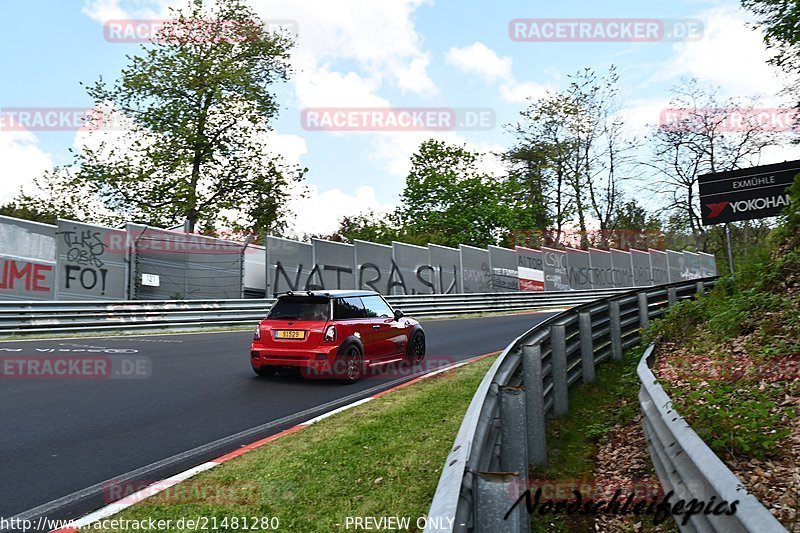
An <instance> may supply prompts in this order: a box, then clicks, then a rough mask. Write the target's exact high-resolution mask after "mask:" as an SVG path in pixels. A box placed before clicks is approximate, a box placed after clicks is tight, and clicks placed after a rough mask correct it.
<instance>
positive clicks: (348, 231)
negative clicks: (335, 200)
mask: <svg viewBox="0 0 800 533" xmlns="http://www.w3.org/2000/svg"><path fill="white" fill-rule="evenodd" d="M307 237H308V238H311V237H314V238H319V239H325V240H327V241H335V242H347V243H352V242H353V241H354V240H356V239H358V240H361V241H368V242H374V243H378V244H392V241H402V242H409V241H408V240H407V236H406V235H405V234H404V232H403V230H402V228H400V227H399V220H398V216H397V213H390V214H388V215H379V214H377V213H375V212H374V211H371V210H369V211H366V212H364V213H359V214H357V215H350V216H344V217H342V218H341V219H340V220H339V228H338V229H337V230H336V231H335V232H334V233H331V234H329V235H308V236H307ZM306 240H308V239H306ZM411 244H416V243H411Z"/></svg>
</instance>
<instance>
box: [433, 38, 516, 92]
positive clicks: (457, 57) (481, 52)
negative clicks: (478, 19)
mask: <svg viewBox="0 0 800 533" xmlns="http://www.w3.org/2000/svg"><path fill="white" fill-rule="evenodd" d="M446 59H447V62H448V63H450V64H451V65H453V66H455V67H456V68H458V69H459V70H461V71H463V72H466V73H468V74H476V75H478V76H479V77H481V78H483V80H484V81H486V82H488V83H494V82H495V81H498V80H500V81H508V80H510V79H511V63H512V60H511V58H510V57H508V56H504V57H500V56H499V55H497V52H495V51H494V50H492V49H491V48H489V47H488V46H486V45H485V44H483V43H481V42H474V43H472V44H470V45H467V46H464V47H462V48H456V47H453V48H450V50H448V51H447V56H446Z"/></svg>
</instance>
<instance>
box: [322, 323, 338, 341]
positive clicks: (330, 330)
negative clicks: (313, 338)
mask: <svg viewBox="0 0 800 533" xmlns="http://www.w3.org/2000/svg"><path fill="white" fill-rule="evenodd" d="M335 340H336V326H332V325H331V326H328V327H327V328H325V342H333V341H335Z"/></svg>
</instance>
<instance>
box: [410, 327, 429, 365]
mask: <svg viewBox="0 0 800 533" xmlns="http://www.w3.org/2000/svg"><path fill="white" fill-rule="evenodd" d="M424 359H425V334H424V333H422V332H421V331H416V332H414V334H413V335H412V336H411V342H409V343H408V353H407V354H406V362H407V363H408V364H409V365H410V366H412V367H416V366H419V365H421V364H422V361H423V360H424Z"/></svg>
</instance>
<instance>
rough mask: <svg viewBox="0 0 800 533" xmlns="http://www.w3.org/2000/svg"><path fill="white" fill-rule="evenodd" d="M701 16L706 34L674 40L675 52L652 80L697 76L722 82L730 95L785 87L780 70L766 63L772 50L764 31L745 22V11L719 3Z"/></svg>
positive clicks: (764, 92) (767, 93) (771, 93)
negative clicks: (765, 40) (764, 36)
mask: <svg viewBox="0 0 800 533" xmlns="http://www.w3.org/2000/svg"><path fill="white" fill-rule="evenodd" d="M699 18H701V19H702V20H703V21H704V23H705V29H704V34H703V37H702V38H701V39H699V40H697V41H688V42H679V43H676V44H674V45H673V51H674V55H673V56H672V58H671V59H670V60H669V61H668V62H667V64H666V65H664V66H663V67H661V68H659V69H658V73H657V74H656V75H655V76H653V78H652V81H657V82H663V81H665V80H670V79H673V78H679V77H694V78H697V79H699V80H701V81H704V82H707V83H711V84H713V85H720V86H721V87H722V90H723V91H724V92H725V94H726V95H727V96H752V95H763V96H767V97H771V96H774V95H775V94H776V93H777V92H778V91H780V90H781V89H782V88H783V86H784V81H783V80H781V78H780V75H779V74H780V73H779V71H778V70H777V69H775V68H773V67H771V66H769V65H768V64H767V60H768V59H769V57H770V53H769V52H768V51H767V49H766V46H765V45H764V42H763V37H762V34H761V32H759V31H755V30H753V29H751V28H750V27H748V26H747V25H746V22H747V21H748V19H747V18H745V15H744V13H743V12H742V11H740V10H737V9H735V8H732V7H719V8H715V9H711V10H708V11H705V12H703V13H701V14H700V16H699Z"/></svg>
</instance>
